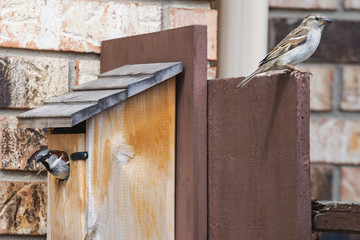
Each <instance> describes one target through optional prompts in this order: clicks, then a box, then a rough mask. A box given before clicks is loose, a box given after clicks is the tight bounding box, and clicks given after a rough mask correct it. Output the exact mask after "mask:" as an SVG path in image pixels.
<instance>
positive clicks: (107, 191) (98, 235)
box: [87, 78, 175, 240]
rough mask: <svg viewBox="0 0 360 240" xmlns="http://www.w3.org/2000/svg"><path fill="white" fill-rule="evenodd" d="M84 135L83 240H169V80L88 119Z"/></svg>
mask: <svg viewBox="0 0 360 240" xmlns="http://www.w3.org/2000/svg"><path fill="white" fill-rule="evenodd" d="M87 136H88V138H87V144H88V146H89V150H88V152H89V159H88V160H87V163H88V165H87V182H88V197H87V198H88V200H89V207H88V212H87V216H88V221H87V228H88V229H89V232H88V237H89V239H92V238H94V239H129V240H131V239H164V240H165V239H166V240H168V239H174V213H175V207H174V204H175V190H174V185H175V176H174V171H175V78H172V79H170V80H168V81H165V82H163V83H161V84H159V85H157V86H156V87H154V88H151V89H148V90H147V91H145V92H142V93H140V94H138V95H137V96H136V97H134V98H129V99H127V100H126V101H124V102H122V103H120V104H118V105H116V106H114V107H112V108H109V109H107V110H106V111H104V112H102V113H101V114H98V115H96V116H94V117H92V118H91V119H89V120H88V121H87ZM110 223H111V224H110Z"/></svg>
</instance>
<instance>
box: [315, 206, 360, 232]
mask: <svg viewBox="0 0 360 240" xmlns="http://www.w3.org/2000/svg"><path fill="white" fill-rule="evenodd" d="M359 223H360V202H336V201H313V202H312V229H313V231H318V232H346V233H360V224H359Z"/></svg>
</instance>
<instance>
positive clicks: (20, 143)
mask: <svg viewBox="0 0 360 240" xmlns="http://www.w3.org/2000/svg"><path fill="white" fill-rule="evenodd" d="M0 148H1V151H0V169H11V170H39V169H41V168H42V166H41V164H40V163H37V164H36V163H35V158H36V156H35V155H34V154H35V153H36V151H38V150H41V149H46V148H47V130H46V129H37V128H36V129H31V128H26V129H23V128H18V127H17V118H16V117H0Z"/></svg>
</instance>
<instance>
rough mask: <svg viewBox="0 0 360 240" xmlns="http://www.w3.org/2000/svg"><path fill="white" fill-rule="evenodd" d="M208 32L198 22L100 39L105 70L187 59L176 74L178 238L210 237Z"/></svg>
mask: <svg viewBox="0 0 360 240" xmlns="http://www.w3.org/2000/svg"><path fill="white" fill-rule="evenodd" d="M206 32H207V30H206V26H200V25H195V26H187V27H182V28H177V29H171V30H165V31H161V32H155V33H149V34H143V35H138V36H131V37H125V38H119V39H112V40H108V41H103V42H102V43H101V56H100V57H101V72H102V73H104V72H106V71H110V70H112V69H115V68H117V67H120V66H124V65H127V64H139V63H156V62H182V63H183V66H184V67H183V68H184V71H183V72H182V73H181V74H179V75H177V77H176V168H175V169H176V174H175V177H176V189H175V191H176V194H175V196H176V206H175V207H176V216H175V218H176V220H175V224H176V226H175V228H176V230H175V234H176V239H177V240H198V239H199V240H200V239H201V240H202V239H207V85H206V78H207V75H206V66H207V60H206V58H207V33H206Z"/></svg>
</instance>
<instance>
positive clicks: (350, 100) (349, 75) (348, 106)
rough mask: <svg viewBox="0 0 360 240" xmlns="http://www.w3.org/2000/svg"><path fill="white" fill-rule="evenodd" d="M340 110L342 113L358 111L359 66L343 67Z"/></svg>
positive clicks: (359, 91)
mask: <svg viewBox="0 0 360 240" xmlns="http://www.w3.org/2000/svg"><path fill="white" fill-rule="evenodd" d="M340 108H341V109H342V110H344V111H360V66H344V67H343V91H342V99H341V104H340Z"/></svg>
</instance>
